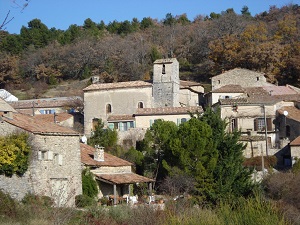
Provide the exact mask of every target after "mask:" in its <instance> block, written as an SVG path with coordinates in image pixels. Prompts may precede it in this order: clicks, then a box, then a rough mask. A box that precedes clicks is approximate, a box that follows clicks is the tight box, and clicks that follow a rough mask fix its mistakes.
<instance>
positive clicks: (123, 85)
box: [83, 80, 152, 91]
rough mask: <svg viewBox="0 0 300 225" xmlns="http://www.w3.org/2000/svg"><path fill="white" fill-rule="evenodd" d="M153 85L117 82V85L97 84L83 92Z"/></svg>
mask: <svg viewBox="0 0 300 225" xmlns="http://www.w3.org/2000/svg"><path fill="white" fill-rule="evenodd" d="M151 86H152V83H150V82H147V81H140V80H139V81H128V82H116V83H96V84H91V85H90V86H88V87H86V88H84V89H83V91H93V90H109V89H120V88H143V87H151Z"/></svg>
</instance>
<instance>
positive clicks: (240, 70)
mask: <svg viewBox="0 0 300 225" xmlns="http://www.w3.org/2000/svg"><path fill="white" fill-rule="evenodd" d="M228 74H241V76H242V75H249V74H255V75H260V76H264V73H261V72H257V71H253V70H249V69H244V68H234V69H232V70H228V71H225V72H224V73H221V74H219V75H216V76H213V77H212V78H218V77H223V76H228Z"/></svg>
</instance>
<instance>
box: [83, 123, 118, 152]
mask: <svg viewBox="0 0 300 225" xmlns="http://www.w3.org/2000/svg"><path fill="white" fill-rule="evenodd" d="M117 141H118V133H117V131H116V130H111V129H109V128H107V129H104V123H103V122H102V120H101V119H99V120H98V122H97V125H96V126H95V130H94V131H93V135H92V136H91V137H90V138H89V139H88V145H90V146H93V147H94V146H95V145H99V146H102V147H104V148H106V149H107V148H109V149H111V148H115V147H116V145H117Z"/></svg>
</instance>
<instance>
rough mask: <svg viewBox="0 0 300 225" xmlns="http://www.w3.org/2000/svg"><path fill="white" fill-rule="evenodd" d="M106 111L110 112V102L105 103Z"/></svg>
mask: <svg viewBox="0 0 300 225" xmlns="http://www.w3.org/2000/svg"><path fill="white" fill-rule="evenodd" d="M106 113H111V104H107V105H106Z"/></svg>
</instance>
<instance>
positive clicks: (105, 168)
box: [80, 144, 154, 204]
mask: <svg viewBox="0 0 300 225" xmlns="http://www.w3.org/2000/svg"><path fill="white" fill-rule="evenodd" d="M80 148H81V163H82V167H83V169H84V168H89V169H90V171H91V172H92V173H93V174H94V175H95V178H96V181H97V183H98V184H99V195H98V198H103V197H106V198H107V199H109V198H111V200H113V203H114V204H117V202H118V200H122V199H123V198H127V200H128V197H129V196H132V195H133V193H132V191H131V187H130V185H132V184H137V183H148V185H149V192H151V189H152V185H151V184H152V182H153V181H154V180H152V179H150V178H147V177H143V176H140V175H138V174H136V173H134V172H133V171H132V163H130V162H128V161H126V160H123V159H120V158H118V157H116V156H113V155H111V154H109V153H106V152H104V148H101V147H99V146H96V148H93V147H91V146H88V145H86V144H80Z"/></svg>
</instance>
